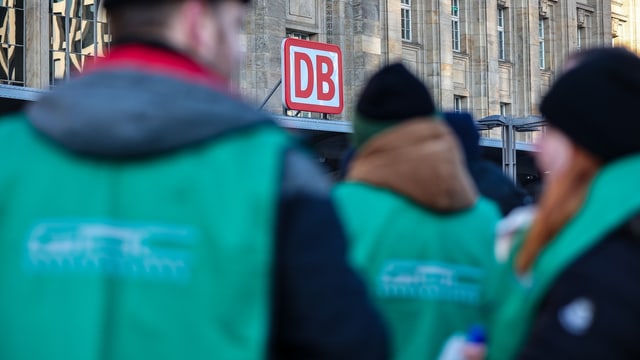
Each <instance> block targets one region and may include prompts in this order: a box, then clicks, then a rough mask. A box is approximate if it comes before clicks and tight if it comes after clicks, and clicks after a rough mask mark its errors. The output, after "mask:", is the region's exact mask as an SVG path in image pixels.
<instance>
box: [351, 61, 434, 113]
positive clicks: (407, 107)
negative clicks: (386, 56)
mask: <svg viewBox="0 0 640 360" xmlns="http://www.w3.org/2000/svg"><path fill="white" fill-rule="evenodd" d="M356 111H357V113H358V115H359V116H361V117H363V118H366V119H367V120H382V121H401V120H406V119H409V118H412V117H417V116H429V115H433V114H434V113H435V111H436V107H435V105H434V104H433V99H432V98H431V94H430V93H429V90H427V87H426V86H425V85H424V84H423V83H422V81H420V80H419V79H418V78H416V77H415V76H414V75H413V74H411V72H409V70H407V68H406V67H404V65H402V64H400V63H397V64H392V65H389V66H386V67H384V68H383V69H381V70H380V71H378V72H377V73H376V74H375V75H373V77H371V79H370V80H369V83H368V84H367V86H366V87H365V88H364V90H363V92H362V94H361V95H360V99H359V100H358V104H357V106H356Z"/></svg>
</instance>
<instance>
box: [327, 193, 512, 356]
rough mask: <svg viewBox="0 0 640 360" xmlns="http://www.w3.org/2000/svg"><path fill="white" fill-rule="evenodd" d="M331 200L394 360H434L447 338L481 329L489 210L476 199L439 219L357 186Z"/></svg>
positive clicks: (492, 208)
mask: <svg viewBox="0 0 640 360" xmlns="http://www.w3.org/2000/svg"><path fill="white" fill-rule="evenodd" d="M333 198H334V201H335V203H336V206H337V210H338V214H339V216H340V218H341V220H342V221H343V224H344V226H345V229H346V232H347V238H348V242H349V254H350V261H351V263H352V264H353V266H354V267H355V268H356V269H357V270H359V272H360V273H361V274H362V275H363V277H364V279H365V282H366V283H367V285H368V289H369V292H370V293H371V295H372V297H373V298H374V299H375V302H376V304H377V306H378V308H379V309H380V311H381V313H382V315H383V317H384V319H385V320H386V322H387V325H388V327H389V332H390V335H391V340H392V347H393V358H394V359H401V360H414V359H437V358H438V354H440V352H441V350H442V348H443V346H444V344H445V342H446V341H447V339H448V338H449V337H450V336H451V335H453V334H454V333H457V332H466V331H467V330H468V328H469V327H470V326H471V325H473V324H475V323H480V322H482V321H483V313H482V301H481V300H482V298H483V288H482V285H483V282H484V278H485V276H486V273H487V271H488V268H489V267H490V266H491V265H492V264H493V260H492V259H493V255H492V251H493V250H492V249H493V242H494V229H495V225H496V223H497V222H498V220H499V219H500V216H501V215H500V212H499V210H498V208H497V206H496V205H495V204H494V203H492V202H491V201H489V200H487V199H484V198H479V199H478V201H477V202H476V204H475V205H474V206H473V207H471V208H469V209H467V210H464V211H460V212H456V213H450V214H438V213H435V212H432V211H429V210H427V209H425V208H423V207H420V206H418V205H417V204H415V203H413V202H411V201H410V200H408V199H407V198H405V197H402V196H400V195H398V194H396V193H393V192H391V191H388V190H385V189H381V188H377V187H374V186H370V185H367V184H364V183H360V182H346V183H342V184H339V185H338V186H337V187H336V189H335V190H334V193H333Z"/></svg>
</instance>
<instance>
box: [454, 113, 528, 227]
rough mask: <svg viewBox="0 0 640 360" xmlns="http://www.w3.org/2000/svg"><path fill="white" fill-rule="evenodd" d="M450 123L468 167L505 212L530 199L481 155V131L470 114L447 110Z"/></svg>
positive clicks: (481, 191)
mask: <svg viewBox="0 0 640 360" xmlns="http://www.w3.org/2000/svg"><path fill="white" fill-rule="evenodd" d="M444 117H445V120H446V121H447V124H448V125H449V127H450V128H451V129H452V130H453V132H454V133H455V135H456V136H457V137H458V140H459V141H460V144H461V145H462V149H463V150H464V155H465V160H466V163H467V169H468V170H469V174H470V175H471V178H473V181H474V183H475V185H476V187H477V188H478V191H479V192H480V194H482V195H483V196H485V197H486V198H488V199H491V200H493V201H495V202H496V203H497V204H498V206H500V211H501V212H502V214H503V215H505V216H506V215H507V214H509V213H510V212H511V210H513V209H515V208H517V207H520V206H525V205H528V204H529V203H531V198H530V196H528V195H527V193H526V192H525V191H524V190H522V189H521V188H519V187H518V186H517V185H516V184H515V183H514V182H513V181H511V180H510V179H509V178H508V177H506V176H505V175H504V173H503V172H502V170H500V168H498V167H497V166H495V165H494V164H493V163H491V162H489V161H487V160H484V159H482V157H481V156H480V144H479V142H480V135H479V134H478V129H477V128H476V125H475V122H474V120H473V117H472V116H471V114H468V113H453V112H447V113H445V114H444Z"/></svg>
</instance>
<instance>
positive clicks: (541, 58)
mask: <svg viewBox="0 0 640 360" xmlns="http://www.w3.org/2000/svg"><path fill="white" fill-rule="evenodd" d="M546 41H547V37H546V19H544V18H540V19H539V21H538V45H539V47H540V48H539V51H538V65H539V67H540V70H546V69H547V54H546V51H547V49H546Z"/></svg>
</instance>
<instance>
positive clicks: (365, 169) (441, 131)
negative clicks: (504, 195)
mask: <svg viewBox="0 0 640 360" xmlns="http://www.w3.org/2000/svg"><path fill="white" fill-rule="evenodd" d="M347 179H348V180H353V181H360V182H365V183H368V184H372V185H374V186H378V187H382V188H387V189H389V190H392V191H394V192H397V193H400V194H402V195H404V196H406V197H408V198H409V199H411V200H413V201H414V202H416V203H418V204H420V205H422V206H424V207H426V208H429V209H431V210H434V211H438V212H454V211H460V210H464V209H467V208H469V207H472V206H473V205H474V204H475V202H476V200H477V197H478V195H477V190H476V188H475V186H474V185H473V181H472V180H471V177H470V176H469V174H468V173H467V170H466V167H465V161H464V156H463V155H462V152H461V150H460V145H459V144H458V142H457V140H456V139H455V137H454V135H453V134H452V133H451V130H449V128H448V127H447V126H446V125H445V124H444V123H443V122H442V121H439V120H436V119H429V118H418V119H413V120H408V121H406V122H404V123H402V124H401V125H398V126H395V127H393V128H391V129H389V130H387V131H385V132H383V133H380V134H379V135H377V136H376V137H374V138H372V139H371V140H370V141H369V142H367V143H366V144H365V145H364V146H363V147H362V149H361V150H360V151H359V152H358V154H357V155H356V157H355V158H354V160H353V163H352V164H351V167H350V170H349V173H348V176H347Z"/></svg>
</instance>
